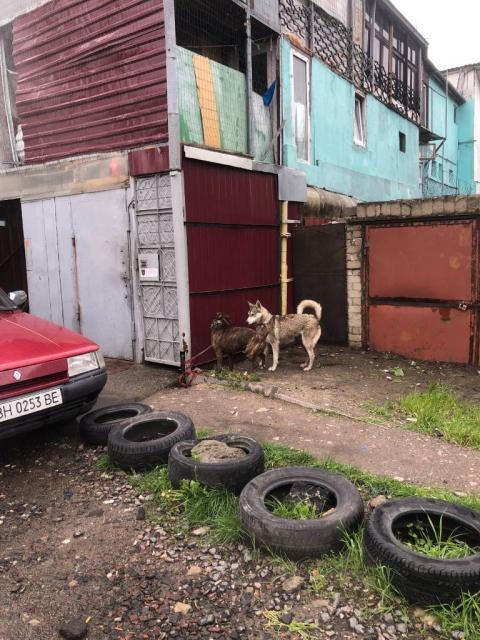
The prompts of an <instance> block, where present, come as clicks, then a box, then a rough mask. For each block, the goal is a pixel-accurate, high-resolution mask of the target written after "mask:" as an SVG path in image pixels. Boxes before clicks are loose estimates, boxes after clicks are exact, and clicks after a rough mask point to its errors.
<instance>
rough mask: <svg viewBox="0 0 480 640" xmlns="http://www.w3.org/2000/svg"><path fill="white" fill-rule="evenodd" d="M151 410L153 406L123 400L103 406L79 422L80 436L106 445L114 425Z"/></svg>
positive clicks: (91, 442) (90, 442) (88, 442)
mask: <svg viewBox="0 0 480 640" xmlns="http://www.w3.org/2000/svg"><path fill="white" fill-rule="evenodd" d="M151 411H152V408H151V407H149V406H148V405H147V404H141V403H139V402H130V403H127V402H123V403H121V404H115V405H112V406H110V407H102V408H101V409H97V410H96V411H92V412H91V413H87V414H86V415H84V416H83V417H82V418H81V420H80V422H79V429H80V437H81V438H82V440H83V441H84V442H86V443H87V444H93V445H103V446H105V445H106V444H107V441H108V434H109V433H110V430H111V429H112V427H114V426H118V425H120V424H123V423H125V422H126V421H127V420H131V419H132V418H136V417H137V416H140V415H145V414H146V413H150V412H151Z"/></svg>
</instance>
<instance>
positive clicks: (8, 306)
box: [0, 289, 16, 311]
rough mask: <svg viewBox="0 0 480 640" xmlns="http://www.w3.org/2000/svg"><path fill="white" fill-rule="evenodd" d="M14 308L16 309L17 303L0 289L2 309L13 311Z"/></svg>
mask: <svg viewBox="0 0 480 640" xmlns="http://www.w3.org/2000/svg"><path fill="white" fill-rule="evenodd" d="M12 309H16V307H15V305H14V304H13V302H12V301H11V300H10V298H9V297H8V296H7V294H6V293H5V291H4V290H3V289H0V311H11V310H12Z"/></svg>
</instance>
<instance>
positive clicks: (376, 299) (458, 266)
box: [366, 220, 478, 364]
mask: <svg viewBox="0 0 480 640" xmlns="http://www.w3.org/2000/svg"><path fill="white" fill-rule="evenodd" d="M366 241H367V262H366V264H367V270H366V285H367V291H368V295H367V313H368V344H369V346H370V347H371V348H372V349H375V350H377V351H389V352H392V353H398V354H401V355H404V356H407V357H411V358H415V359H416V358H418V359H422V360H442V361H447V362H460V363H472V364H474V363H476V362H478V352H477V351H478V350H477V344H476V342H477V340H476V334H477V325H478V322H477V308H478V304H477V303H478V290H477V273H478V233H477V223H476V221H473V220H465V221H461V222H458V221H455V222H434V223H432V222H429V223H410V224H398V223H397V224H390V225H379V226H376V225H375V226H373V225H371V226H368V227H367V232H366Z"/></svg>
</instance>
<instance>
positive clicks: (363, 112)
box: [353, 91, 367, 148]
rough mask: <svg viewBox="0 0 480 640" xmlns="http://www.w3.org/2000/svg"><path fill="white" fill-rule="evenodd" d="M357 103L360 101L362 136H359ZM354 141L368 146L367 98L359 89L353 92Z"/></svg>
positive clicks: (364, 146)
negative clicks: (357, 131)
mask: <svg viewBox="0 0 480 640" xmlns="http://www.w3.org/2000/svg"><path fill="white" fill-rule="evenodd" d="M357 103H360V114H361V119H360V120H361V138H357V136H356V130H357V128H358V127H357V126H356V125H357ZM353 142H354V143H355V144H356V145H357V146H358V147H363V148H366V146H367V100H366V98H365V96H364V95H362V94H361V93H360V92H359V91H355V92H354V94H353Z"/></svg>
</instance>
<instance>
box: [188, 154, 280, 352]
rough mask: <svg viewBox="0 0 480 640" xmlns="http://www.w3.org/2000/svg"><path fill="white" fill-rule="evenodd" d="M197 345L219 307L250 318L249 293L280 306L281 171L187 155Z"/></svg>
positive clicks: (239, 320)
mask: <svg viewBox="0 0 480 640" xmlns="http://www.w3.org/2000/svg"><path fill="white" fill-rule="evenodd" d="M184 172H185V173H184V177H185V207H186V217H187V241H188V264H189V282H190V318H191V334H192V353H193V354H196V353H198V352H199V351H201V350H202V349H204V348H205V347H206V346H207V345H208V344H209V343H210V323H211V320H212V318H213V316H214V315H215V313H216V312H217V311H224V312H226V313H229V314H230V315H231V317H232V320H233V321H234V323H235V324H238V325H245V321H246V317H247V313H248V304H247V301H248V300H250V301H252V302H255V300H257V298H258V299H260V300H261V301H262V303H263V304H264V305H265V306H266V307H267V308H268V309H269V310H270V311H271V312H272V313H278V312H279V303H280V286H279V274H280V266H279V209H278V199H277V176H275V175H270V174H265V173H255V172H251V171H242V170H240V169H234V168H229V167H225V166H219V165H213V164H207V163H203V162H196V161H192V160H186V161H185V162H184Z"/></svg>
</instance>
